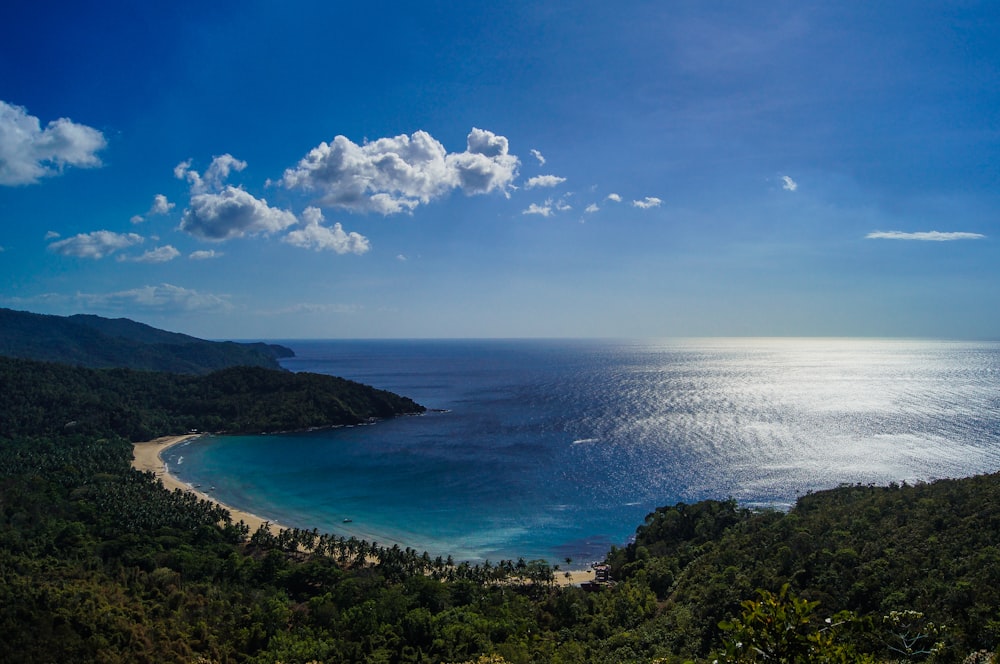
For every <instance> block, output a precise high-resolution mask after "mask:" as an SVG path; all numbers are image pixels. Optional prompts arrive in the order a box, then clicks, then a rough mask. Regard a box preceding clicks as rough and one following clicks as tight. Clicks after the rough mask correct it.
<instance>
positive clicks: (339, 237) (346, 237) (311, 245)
mask: <svg viewBox="0 0 1000 664" xmlns="http://www.w3.org/2000/svg"><path fill="white" fill-rule="evenodd" d="M323 221H324V219H323V213H322V212H321V211H320V209H319V208H315V207H308V208H306V209H305V211H303V213H302V222H303V224H304V228H301V229H298V230H294V231H291V232H290V233H288V235H286V236H285V237H284V238H282V241H283V242H287V243H288V244H291V245H293V246H296V247H302V248H303V249H314V250H316V251H334V252H336V253H338V254H347V253H351V254H358V255H360V254H364V253H366V252H367V251H368V250H369V249H370V248H371V247H370V245H369V243H368V238H366V237H365V236H363V235H360V234H358V233H354V232H351V233H348V232H345V231H344V229H343V227H342V226H341V225H340V224H339V223H335V224H334V225H333V226H332V227H329V226H324V225H323Z"/></svg>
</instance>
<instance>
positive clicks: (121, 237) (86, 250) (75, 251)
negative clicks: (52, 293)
mask: <svg viewBox="0 0 1000 664" xmlns="http://www.w3.org/2000/svg"><path fill="white" fill-rule="evenodd" d="M142 242H143V238H142V236H141V235H137V234H135V233H113V232H111V231H94V232H93V233H81V234H79V235H76V236H74V237H70V238H66V239H65V240H58V241H56V242H53V243H51V244H50V245H49V250H50V251H54V252H56V253H57V254H62V255H63V256H76V257H77V258H93V259H95V260H96V259H100V258H104V257H105V256H110V255H111V254H113V253H115V252H116V251H118V250H120V249H126V248H128V247H131V246H134V245H137V244H142Z"/></svg>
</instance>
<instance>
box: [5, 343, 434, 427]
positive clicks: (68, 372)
mask: <svg viewBox="0 0 1000 664" xmlns="http://www.w3.org/2000/svg"><path fill="white" fill-rule="evenodd" d="M423 410H424V409H423V407H422V406H420V405H418V404H416V403H414V402H413V401H411V400H410V399H407V398H405V397H400V396H397V395H395V394H392V393H391V392H386V391H384V390H376V389H374V388H372V387H368V386H366V385H361V384H359V383H355V382H352V381H348V380H344V379H342V378H335V377H333V376H323V375H319V374H310V373H291V372H287V371H279V370H274V369H264V368H260V367H232V368H229V369H223V370H221V371H217V372H215V373H213V374H209V375H207V376H185V375H179V374H168V373H162V372H151V371H132V370H129V369H85V368H81V367H69V366H65V365H61V364H53V363H46V362H33V361H30V360H15V359H10V358H4V357H0V431H3V432H5V433H6V434H7V435H9V436H19V435H50V436H51V435H63V433H65V432H67V431H71V432H75V433H77V434H90V435H106V434H114V435H119V436H123V437H125V438H129V439H131V440H136V441H138V440H149V439H152V438H155V437H157V436H162V435H167V434H177V433H184V432H187V431H188V430H190V429H198V430H201V431H226V432H260V431H287V430H296V429H306V428H309V427H324V426H334V425H343V424H358V423H361V422H366V421H370V420H372V419H376V418H385V417H392V416H394V415H399V414H403V413H418V412H422V411H423Z"/></svg>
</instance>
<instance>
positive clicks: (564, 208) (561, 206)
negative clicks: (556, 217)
mask: <svg viewBox="0 0 1000 664" xmlns="http://www.w3.org/2000/svg"><path fill="white" fill-rule="evenodd" d="M556 209H557V210H559V211H560V212H566V211H568V210H572V209H573V206H572V205H570V204H569V203H567V202H566V200H565V199H560V200H559V202H557V203H556Z"/></svg>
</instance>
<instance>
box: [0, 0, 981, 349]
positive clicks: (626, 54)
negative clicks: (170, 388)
mask: <svg viewBox="0 0 1000 664" xmlns="http://www.w3.org/2000/svg"><path fill="white" fill-rule="evenodd" d="M158 4H162V5H164V6H163V7H155V5H158ZM167 4H168V3H134V2H127V3H126V2H113V1H112V2H101V3H96V2H95V3H91V2H73V3H60V2H55V3H49V4H46V5H45V6H44V7H43V6H41V5H38V3H28V2H20V1H15V2H13V3H7V4H6V5H5V8H4V10H3V14H4V24H5V25H6V27H7V29H6V30H5V31H4V32H5V35H4V39H3V40H0V247H2V250H0V276H2V286H0V288H2V290H0V306H6V307H10V308H15V309H22V310H28V311H36V312H40V313H54V314H70V313H78V312H89V313H97V314H100V315H104V316H112V317H117V316H126V317H129V318H133V319H135V320H140V321H143V322H147V323H150V324H153V325H156V326H159V327H164V328H166V329H171V330H177V331H182V332H186V333H189V334H194V335H197V336H203V337H208V338H240V339H246V338H310V337H311V338H323V337H348V338H353V337H537V336H543V337H544V336H548V337H579V336H583V337H669V336H702V335H711V336H744V335H753V336H771V335H778V336H789V335H790V336H810V335H823V336H903V337H914V336H916V337H939V338H1000V295H998V294H1000V260H998V258H1000V256H998V250H997V248H998V243H997V241H998V236H1000V232H998V231H1000V9H998V8H997V6H996V5H995V4H994V3H989V2H982V3H978V2H948V3H945V2H920V3H916V2H878V3H872V2H842V3H821V2H770V3H758V2H701V1H697V2H696V1H691V2H667V1H656V2H620V3H606V2H573V3H569V2H566V3H562V2H552V3H537V2H511V3H453V2H440V3H438V2H422V3H389V2H367V3H350V4H346V3H336V2H288V3H276V2H249V1H243V2H238V3H237V2H213V3H189V2H175V3H169V6H167Z"/></svg>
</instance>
